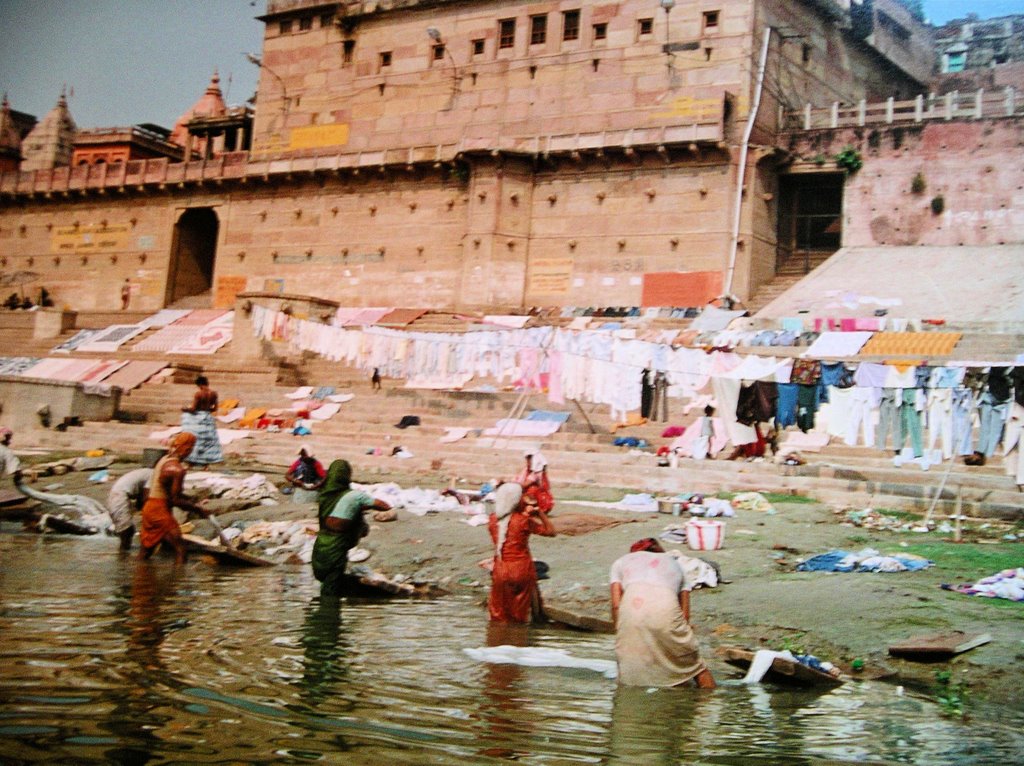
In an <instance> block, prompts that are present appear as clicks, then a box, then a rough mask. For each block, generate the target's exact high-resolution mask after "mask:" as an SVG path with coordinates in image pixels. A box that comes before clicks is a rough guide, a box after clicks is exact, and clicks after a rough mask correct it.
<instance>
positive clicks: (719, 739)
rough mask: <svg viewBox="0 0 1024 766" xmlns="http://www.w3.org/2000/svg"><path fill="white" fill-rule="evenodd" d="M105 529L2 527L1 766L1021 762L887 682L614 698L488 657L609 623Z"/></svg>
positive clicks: (1015, 724) (576, 637) (1004, 718)
mask: <svg viewBox="0 0 1024 766" xmlns="http://www.w3.org/2000/svg"><path fill="white" fill-rule="evenodd" d="M115 548H116V546H115V543H114V541H112V540H110V539H106V540H92V539H81V538H59V537H38V536H32V535H21V534H9V533H5V534H0V668H2V672H0V760H2V762H3V763H4V764H12V763H22V762H25V763H29V762H32V763H35V762H59V763H64V764H71V763H85V762H90V763H154V764H158V763H159V764H167V763H181V764H186V763H257V764H259V763H288V762H294V763H299V762H323V763H347V764H479V763H501V762H508V761H516V762H520V763H529V764H563V763H564V764H577V763H583V764H585V763H599V764H606V763H617V764H691V763H693V764H697V763H705V764H809V763H824V762H833V761H849V762H861V763H863V762H876V763H882V762H885V763H909V764H929V766H930V765H932V764H964V763H992V764H1006V763H1015V762H1019V759H1020V755H1021V753H1022V752H1024V734H1022V731H1024V729H1022V725H1021V724H1022V722H1024V716H1022V715H1021V714H1020V712H1019V711H1017V712H1014V713H1007V712H1006V711H1002V712H987V713H983V714H981V715H977V714H976V715H975V717H974V718H973V720H972V721H971V722H970V723H969V724H963V723H960V722H957V721H953V720H950V719H949V718H946V717H943V716H942V715H941V713H940V711H939V710H938V708H937V707H936V706H935V705H933V704H931V703H930V702H928V701H926V700H922V699H917V698H913V697H910V696H897V695H896V694H895V692H894V689H893V688H892V687H890V686H886V685H881V684H849V685H847V686H846V687H843V688H842V689H840V690H836V691H832V692H829V693H825V694H813V693H807V692H794V691H787V690H780V689H778V688H773V687H768V686H754V687H749V688H748V687H745V686H741V685H735V684H728V683H727V684H726V685H724V686H722V687H721V688H720V689H718V690H716V691H714V692H697V691H695V690H659V691H652V692H648V691H647V690H644V689H617V688H616V686H615V684H614V682H613V681H609V680H607V679H605V678H604V677H602V676H601V675H599V674H597V673H595V672H592V671H586V670H573V669H558V668H528V667H520V666H511V665H487V664H480V663H476V662H474V661H472V660H470V659H469V658H468V657H467V656H466V655H465V654H464V653H463V652H462V649H463V648H466V647H478V646H487V645H489V644H490V645H496V644H508V643H510V644H521V645H530V646H543V647H551V648H560V649H565V650H567V651H569V652H571V653H572V654H573V655H575V656H578V657H586V658H602V659H610V658H612V657H613V656H614V655H613V648H612V638H611V637H610V636H593V635H588V634H583V633H574V632H567V631H558V630H554V629H544V628H540V629H538V628H531V629H529V630H527V629H519V628H514V629H505V630H504V632H502V630H501V629H497V630H495V629H494V628H491V629H490V632H489V627H488V624H487V621H486V615H485V612H484V611H483V610H482V609H480V608H479V607H477V606H476V605H475V604H474V603H473V602H472V601H468V600H466V599H462V598H451V599H444V600H439V601H432V602H407V601H392V602H387V603H367V602H361V603H353V602H343V603H342V604H341V607H340V609H339V608H338V606H337V604H336V603H335V604H326V603H321V602H320V600H319V597H318V586H317V583H316V582H315V581H314V580H313V579H312V577H311V576H310V575H309V573H308V572H307V571H306V570H305V569H302V568H296V567H278V568H273V569H260V570H252V569H247V570H233V569H228V568H223V567H221V568H218V567H212V566H209V565H206V564H204V563H203V562H200V561H192V562H190V563H189V564H188V566H187V567H186V568H185V569H184V570H180V571H177V572H175V571H174V570H173V568H172V566H171V564H170V562H169V561H157V562H154V563H153V564H151V565H148V566H137V565H136V563H135V561H134V559H133V558H130V557H121V556H119V555H118V554H117V552H116V550H115Z"/></svg>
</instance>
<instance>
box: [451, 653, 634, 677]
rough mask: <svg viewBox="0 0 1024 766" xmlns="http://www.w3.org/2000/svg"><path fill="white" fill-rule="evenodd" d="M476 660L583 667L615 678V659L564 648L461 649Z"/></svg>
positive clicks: (540, 666)
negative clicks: (582, 654) (574, 653)
mask: <svg viewBox="0 0 1024 766" xmlns="http://www.w3.org/2000/svg"><path fill="white" fill-rule="evenodd" d="M462 651H464V652H465V653H466V654H467V655H469V657H470V658H472V659H474V660H476V661H477V662H493V663H497V664H501V665H525V666H527V667H532V668H583V669H584V670H594V671H596V672H598V673H601V674H602V675H603V676H604V677H605V678H615V677H616V676H617V675H618V666H617V665H616V664H615V660H597V659H587V658H584V657H573V656H572V655H571V654H569V653H568V652H567V651H565V650H564V649H542V648H540V647H537V646H508V645H502V646H481V647H478V648H476V649H463V650H462Z"/></svg>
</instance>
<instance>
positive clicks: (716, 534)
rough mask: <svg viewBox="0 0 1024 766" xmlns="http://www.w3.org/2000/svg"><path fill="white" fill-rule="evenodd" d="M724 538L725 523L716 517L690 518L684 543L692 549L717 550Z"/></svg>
mask: <svg viewBox="0 0 1024 766" xmlns="http://www.w3.org/2000/svg"><path fill="white" fill-rule="evenodd" d="M724 540H725V524H723V523H722V522H721V521H718V520H716V519H690V521H688V522H687V524H686V544H687V545H688V546H690V550H692V551H717V550H718V549H719V548H721V547H722V543H723V542H724Z"/></svg>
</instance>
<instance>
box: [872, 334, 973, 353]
mask: <svg viewBox="0 0 1024 766" xmlns="http://www.w3.org/2000/svg"><path fill="white" fill-rule="evenodd" d="M962 335H963V334H962V333H959V332H876V333H875V334H874V335H872V336H871V337H870V338H869V339H868V342H867V343H865V344H864V345H863V347H862V348H861V350H860V355H861V356H888V355H894V356H923V357H928V356H949V355H950V354H952V353H953V349H954V348H955V347H956V344H957V343H959V342H960V338H961V337H962Z"/></svg>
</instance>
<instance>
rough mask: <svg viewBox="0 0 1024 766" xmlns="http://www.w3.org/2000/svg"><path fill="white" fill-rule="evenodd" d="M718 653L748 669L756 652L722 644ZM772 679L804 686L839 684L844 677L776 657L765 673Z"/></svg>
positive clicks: (733, 663)
mask: <svg viewBox="0 0 1024 766" xmlns="http://www.w3.org/2000/svg"><path fill="white" fill-rule="evenodd" d="M716 654H717V655H718V656H719V657H721V658H722V659H723V660H725V661H726V662H727V663H729V664H730V665H733V666H735V667H738V668H741V669H743V670H747V669H748V668H749V667H750V663H752V662H753V661H754V655H755V654H756V652H752V651H750V650H749V649H742V648H740V647H738V646H720V647H719V648H718V649H717V651H716ZM765 678H767V679H769V680H770V681H776V682H782V683H789V684H798V685H802V686H839V685H841V684H842V683H843V679H841V678H836V677H835V676H832V675H829V674H828V673H823V672H821V671H820V670H815V669H814V668H810V667H808V666H807V665H803V664H801V663H799V662H795V661H793V660H786V659H783V658H781V657H776V658H775V659H774V660H773V661H772V666H771V667H770V668H769V669H768V672H767V673H766V674H765Z"/></svg>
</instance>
